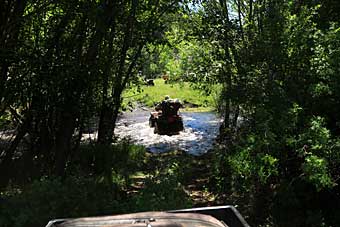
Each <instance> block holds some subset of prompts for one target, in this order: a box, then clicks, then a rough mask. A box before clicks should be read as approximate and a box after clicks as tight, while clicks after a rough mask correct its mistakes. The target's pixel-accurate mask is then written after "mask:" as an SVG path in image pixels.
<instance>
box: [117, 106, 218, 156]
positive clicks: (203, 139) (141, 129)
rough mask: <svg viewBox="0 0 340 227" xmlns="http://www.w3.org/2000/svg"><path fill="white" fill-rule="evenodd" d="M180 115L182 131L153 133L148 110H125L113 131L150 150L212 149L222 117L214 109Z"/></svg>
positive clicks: (199, 152)
mask: <svg viewBox="0 0 340 227" xmlns="http://www.w3.org/2000/svg"><path fill="white" fill-rule="evenodd" d="M181 115H182V117H183V123H184V131H182V132H180V133H179V134H178V135H172V136H167V135H158V134H154V129H153V128H150V126H149V122H148V120H149V116H150V112H149V111H147V110H137V111H134V112H131V113H124V114H123V115H122V116H121V117H120V118H119V120H118V122H117V126H116V129H115V134H116V135H117V136H118V137H120V138H125V137H128V138H130V139H131V140H132V141H133V142H135V143H136V144H139V145H143V146H145V147H146V148H147V149H148V150H149V151H150V152H153V153H162V152H167V151H173V150H181V151H185V152H186V153H188V154H191V155H202V154H204V153H206V152H208V151H209V150H210V149H212V147H213V144H214V140H215V138H216V137H217V135H218V129H219V126H220V124H221V119H220V118H219V117H218V116H217V115H216V114H215V113H213V112H183V113H181Z"/></svg>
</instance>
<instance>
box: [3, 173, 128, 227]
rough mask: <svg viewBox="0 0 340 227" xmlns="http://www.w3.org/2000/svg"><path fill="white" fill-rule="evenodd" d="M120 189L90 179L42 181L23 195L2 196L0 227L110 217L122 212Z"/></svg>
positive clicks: (31, 186)
mask: <svg viewBox="0 0 340 227" xmlns="http://www.w3.org/2000/svg"><path fill="white" fill-rule="evenodd" d="M119 194H120V191H119V188H118V187H108V186H107V185H105V184H103V183H98V182H97V181H96V180H95V179H94V178H91V177H69V178H67V179H66V180H64V181H61V180H60V179H58V178H55V179H49V178H46V179H41V180H40V181H35V182H33V183H32V184H31V185H28V186H27V188H25V189H24V190H23V191H22V192H21V191H18V192H15V189H11V190H9V193H6V194H2V195H1V200H2V202H1V205H0V206H1V209H0V224H1V226H4V227H7V226H8V227H9V226H13V227H19V226H27V227H30V226H32V227H33V226H44V225H46V223H47V222H48V221H49V220H51V219H54V218H64V217H80V216H90V215H103V214H111V213H113V212H117V211H120V210H121V209H122V208H121V207H120V206H121V203H118V201H117V199H119Z"/></svg>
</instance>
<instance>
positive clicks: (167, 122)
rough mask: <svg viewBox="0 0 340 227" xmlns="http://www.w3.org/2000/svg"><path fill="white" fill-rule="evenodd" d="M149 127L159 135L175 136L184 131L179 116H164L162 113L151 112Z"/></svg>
mask: <svg viewBox="0 0 340 227" xmlns="http://www.w3.org/2000/svg"><path fill="white" fill-rule="evenodd" d="M149 125H150V127H151V128H155V130H154V133H155V134H159V135H175V134H178V133H179V132H180V131H183V130H184V127H183V120H182V117H181V116H179V115H171V116H164V115H162V112H151V114H150V118H149Z"/></svg>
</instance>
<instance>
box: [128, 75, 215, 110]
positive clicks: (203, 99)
mask: <svg viewBox="0 0 340 227" xmlns="http://www.w3.org/2000/svg"><path fill="white" fill-rule="evenodd" d="M153 82H154V86H149V85H141V86H139V87H132V88H130V89H127V91H126V92H125V93H123V98H124V101H125V102H124V104H125V106H128V105H129V104H130V103H132V104H133V103H135V102H138V103H140V104H144V105H146V106H147V107H154V106H155V105H156V104H157V103H159V102H161V101H162V100H164V97H165V96H166V95H169V96H170V98H173V99H175V98H176V99H179V100H180V101H181V103H182V104H183V105H184V111H213V110H216V107H217V105H218V99H219V92H220V89H219V87H218V86H217V85H216V86H215V89H214V90H213V91H212V92H211V93H210V94H207V93H206V92H205V91H202V90H199V89H195V88H194V87H193V86H194V85H191V83H189V82H169V83H167V82H166V81H165V80H163V79H161V78H158V79H155V80H153Z"/></svg>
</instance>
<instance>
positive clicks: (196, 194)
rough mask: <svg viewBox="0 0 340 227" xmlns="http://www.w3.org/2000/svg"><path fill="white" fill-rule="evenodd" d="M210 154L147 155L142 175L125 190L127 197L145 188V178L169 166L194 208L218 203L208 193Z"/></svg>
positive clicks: (210, 167) (211, 156)
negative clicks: (173, 168) (176, 173)
mask: <svg viewBox="0 0 340 227" xmlns="http://www.w3.org/2000/svg"><path fill="white" fill-rule="evenodd" d="M212 158H213V155H212V153H207V154H205V155H202V156H192V155H188V154H185V153H183V152H178V151H175V152H168V153H163V154H148V160H147V162H146V165H145V166H146V168H145V169H143V170H142V174H138V175H135V176H132V177H131V185H130V187H129V188H128V189H127V190H128V194H129V195H134V194H136V193H138V192H139V191H140V190H141V189H143V188H144V186H145V179H146V177H147V176H150V175H155V174H157V172H161V171H164V170H165V169H166V168H168V167H169V166H170V165H176V166H177V168H178V171H179V173H178V174H179V175H180V177H179V178H180V181H181V184H182V186H183V189H184V191H185V192H186V194H187V195H188V196H189V199H190V200H191V201H192V205H193V206H194V207H202V206H212V205H216V204H218V203H219V201H217V200H216V198H217V196H216V195H214V193H212V192H210V191H209V179H210V177H211V176H212V168H213V167H212V166H211V165H212Z"/></svg>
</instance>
